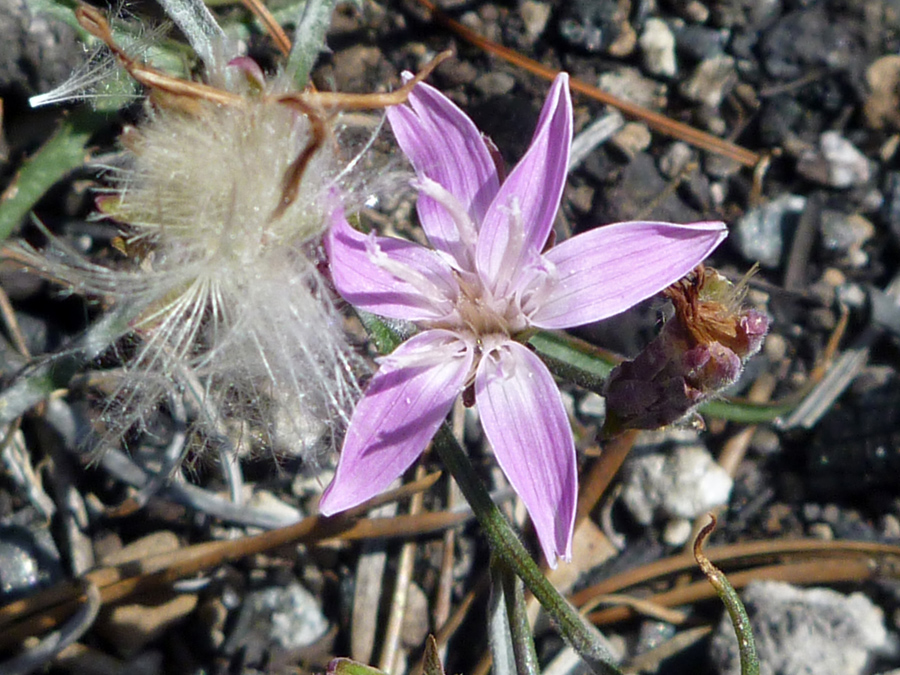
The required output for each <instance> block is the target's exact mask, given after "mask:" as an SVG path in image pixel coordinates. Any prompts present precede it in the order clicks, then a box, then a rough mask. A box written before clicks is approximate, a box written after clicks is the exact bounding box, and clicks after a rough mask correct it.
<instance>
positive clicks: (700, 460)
mask: <svg viewBox="0 0 900 675" xmlns="http://www.w3.org/2000/svg"><path fill="white" fill-rule="evenodd" d="M732 484H733V481H732V479H731V477H730V476H729V475H728V474H727V473H726V472H725V470H724V469H723V468H722V467H720V466H719V465H718V464H717V463H716V462H715V460H714V459H713V458H712V456H711V455H710V454H709V452H708V451H707V450H706V448H704V447H703V446H702V445H682V446H679V447H676V448H675V450H674V451H673V452H670V453H666V454H663V453H656V452H654V453H651V454H647V455H642V456H639V457H636V458H635V459H633V460H632V461H630V462H629V464H628V469H627V472H626V478H625V482H624V489H623V491H622V501H623V502H624V503H625V505H626V506H627V507H628V510H629V511H630V512H631V514H632V515H633V516H634V518H635V520H637V521H638V522H639V523H641V524H642V525H649V524H650V523H652V522H653V521H654V519H655V518H656V517H658V516H661V517H663V518H665V519H671V518H676V519H679V518H680V519H690V520H692V519H694V518H696V517H697V516H699V515H701V514H703V513H706V512H707V511H709V510H710V509H712V508H715V507H717V506H722V505H723V504H725V503H727V501H728V498H729V496H730V495H731V487H732ZM676 530H677V526H676Z"/></svg>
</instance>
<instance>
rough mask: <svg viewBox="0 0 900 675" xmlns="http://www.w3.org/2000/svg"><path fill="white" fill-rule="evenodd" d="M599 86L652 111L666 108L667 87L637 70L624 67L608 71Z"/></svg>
mask: <svg viewBox="0 0 900 675" xmlns="http://www.w3.org/2000/svg"><path fill="white" fill-rule="evenodd" d="M598 85H599V87H600V88H601V89H602V90H603V91H606V92H609V93H610V94H612V95H613V96H618V97H619V98H623V99H625V100H626V101H630V102H631V103H636V104H637V105H640V106H643V107H645V108H650V109H651V110H660V109H662V108H664V107H665V106H666V96H667V94H668V89H667V87H666V85H665V84H663V83H661V82H657V81H655V80H651V79H650V78H648V77H644V76H643V75H641V71H640V70H638V69H637V68H631V67H629V66H623V67H621V68H616V69H615V70H608V71H606V72H605V73H603V74H602V75H600V77H599V78H598Z"/></svg>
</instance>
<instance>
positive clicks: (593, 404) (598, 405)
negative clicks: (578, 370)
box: [578, 392, 606, 417]
mask: <svg viewBox="0 0 900 675" xmlns="http://www.w3.org/2000/svg"><path fill="white" fill-rule="evenodd" d="M578 410H579V412H580V413H581V414H582V415H586V416H587V417H605V416H606V399H605V398H603V397H602V396H600V394H595V393H594V392H590V393H588V394H586V395H585V397H584V398H583V399H581V403H580V405H579V406H578Z"/></svg>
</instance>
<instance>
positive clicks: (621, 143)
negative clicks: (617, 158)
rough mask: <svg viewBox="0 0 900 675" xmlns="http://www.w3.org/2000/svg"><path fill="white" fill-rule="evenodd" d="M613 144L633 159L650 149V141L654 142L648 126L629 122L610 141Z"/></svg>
mask: <svg viewBox="0 0 900 675" xmlns="http://www.w3.org/2000/svg"><path fill="white" fill-rule="evenodd" d="M610 140H611V141H612V144H613V145H614V146H615V147H616V148H618V149H619V150H620V151H622V153H623V154H624V155H625V156H626V157H628V158H629V159H630V158H633V157H634V156H635V155H637V154H638V153H639V152H643V151H644V150H646V149H647V148H649V147H650V141H651V140H653V138H652V136H651V135H650V130H649V129H648V128H647V125H646V124H642V123H641V122H628V123H627V124H625V125H624V126H623V127H622V128H621V129H619V130H618V131H617V132H616V133H615V134H613V136H612V138H611V139H610Z"/></svg>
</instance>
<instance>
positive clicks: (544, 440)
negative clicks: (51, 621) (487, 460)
mask: <svg viewBox="0 0 900 675" xmlns="http://www.w3.org/2000/svg"><path fill="white" fill-rule="evenodd" d="M475 401H476V402H477V404H478V413H479V415H480V416H481V423H482V425H483V426H484V431H485V434H487V437H488V440H489V441H490V442H491V445H492V446H493V448H494V455H495V456H496V457H497V462H498V463H499V464H500V467H501V468H502V469H503V472H504V473H505V474H506V477H507V478H509V482H510V483H511V484H512V486H513V488H514V489H515V491H516V492H517V493H518V494H519V496H520V497H521V498H522V501H523V502H525V506H526V508H527V509H528V513H529V514H531V520H532V522H533V523H534V529H535V531H536V532H537V535H538V539H539V540H540V542H541V548H542V549H543V550H544V555H545V556H546V558H547V562H548V563H549V564H550V566H551V567H556V558H557V557H561V558H563V559H565V560H569V559H570V558H571V556H572V530H573V528H574V524H575V501H576V498H577V494H578V473H577V467H576V466H575V441H574V439H573V437H572V429H571V427H570V426H569V419H568V417H567V416H566V411H565V409H564V408H563V403H562V399H561V398H560V395H559V390H558V389H557V388H556V383H555V382H554V381H553V378H552V377H551V375H550V373H549V371H548V370H547V368H546V367H545V366H544V364H543V363H541V361H540V359H539V358H538V357H537V356H535V355H534V354H533V353H531V352H530V351H529V350H528V349H527V348H525V347H523V346H522V345H520V344H518V343H516V342H506V343H504V344H503V345H501V346H500V347H498V348H496V349H493V350H491V351H490V352H488V353H487V354H486V355H485V356H484V357H483V358H482V360H481V363H480V364H479V366H478V372H477V374H476V376H475Z"/></svg>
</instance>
